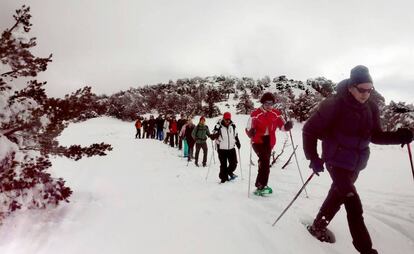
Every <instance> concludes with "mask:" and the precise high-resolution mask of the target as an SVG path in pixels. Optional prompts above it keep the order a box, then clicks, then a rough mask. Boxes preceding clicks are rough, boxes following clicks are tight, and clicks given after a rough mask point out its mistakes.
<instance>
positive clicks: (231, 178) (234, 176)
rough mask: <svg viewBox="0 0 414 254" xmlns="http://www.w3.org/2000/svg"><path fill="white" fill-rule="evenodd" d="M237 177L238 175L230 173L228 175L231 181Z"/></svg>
mask: <svg viewBox="0 0 414 254" xmlns="http://www.w3.org/2000/svg"><path fill="white" fill-rule="evenodd" d="M237 177H238V175H236V174H231V175H229V181H232V180H234V179H236V178H237Z"/></svg>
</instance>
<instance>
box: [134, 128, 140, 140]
mask: <svg viewBox="0 0 414 254" xmlns="http://www.w3.org/2000/svg"><path fill="white" fill-rule="evenodd" d="M135 138H141V128H137V134H135Z"/></svg>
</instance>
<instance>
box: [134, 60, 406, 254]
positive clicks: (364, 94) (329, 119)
mask: <svg viewBox="0 0 414 254" xmlns="http://www.w3.org/2000/svg"><path fill="white" fill-rule="evenodd" d="M336 89H337V93H336V95H334V96H332V97H329V98H327V99H326V100H324V101H322V102H321V103H320V105H319V107H318V109H317V110H316V111H315V113H314V114H313V115H312V116H311V117H310V118H309V119H308V121H307V122H306V123H305V125H304V127H303V133H302V134H303V149H304V154H305V157H306V159H308V160H310V165H309V167H310V168H311V169H312V170H313V173H312V175H311V176H310V177H309V178H308V181H306V183H304V184H303V187H302V189H301V190H300V191H299V192H298V194H297V195H296V197H295V198H294V199H293V201H292V202H291V204H292V203H293V202H294V201H295V199H296V198H297V196H298V195H299V194H300V193H301V191H302V190H303V188H304V187H305V186H306V184H307V183H308V182H309V180H310V179H311V178H312V176H313V175H319V173H321V172H323V171H324V169H325V168H326V169H327V171H328V173H329V175H330V177H331V179H332V185H331V187H330V189H329V192H328V194H327V197H326V199H325V201H324V202H323V204H322V206H321V208H320V210H319V212H318V213H317V215H316V217H315V219H314V221H313V223H312V224H311V225H308V227H307V229H308V231H309V232H310V233H311V234H312V235H313V236H314V237H315V238H317V239H319V240H320V241H328V238H329V236H328V235H327V234H328V230H327V226H328V225H329V224H330V222H331V221H332V220H333V219H334V217H335V215H336V214H337V212H338V211H339V210H340V208H341V206H342V205H344V206H345V210H346V213H347V219H348V225H349V230H350V233H351V236H352V240H353V245H354V247H355V249H356V250H357V251H358V252H360V253H362V254H376V253H378V252H377V251H376V250H375V249H374V248H373V244H372V241H371V237H370V235H369V232H368V229H367V228H366V226H365V223H364V218H363V208H362V203H361V199H360V197H359V194H358V192H357V189H356V186H355V182H356V180H357V178H358V176H359V172H360V171H361V170H363V169H364V168H365V167H366V166H367V163H368V159H369V154H370V150H369V144H370V143H371V142H372V143H375V144H380V145H386V144H401V145H405V144H407V147H408V148H409V145H408V144H410V143H411V142H412V140H413V132H412V130H410V129H408V128H399V129H398V130H397V131H394V132H388V131H386V132H384V131H383V130H382V129H381V125H380V114H379V109H378V105H376V103H375V102H374V101H373V100H370V95H371V92H372V91H373V90H374V86H373V81H372V78H371V76H370V74H369V71H368V68H367V67H365V66H356V67H355V68H353V69H352V70H351V74H350V78H349V79H345V80H343V81H342V82H340V83H339V84H338V86H337V88H336ZM260 102H261V106H260V107H259V108H257V109H254V110H253V111H252V113H251V114H250V117H249V119H248V122H247V126H246V128H245V132H246V134H247V136H248V137H249V138H250V145H251V146H250V149H251V150H250V151H252V150H254V152H255V153H256V155H257V157H258V174H257V178H256V181H255V186H256V188H257V189H256V190H255V191H254V194H256V195H259V196H263V195H265V194H271V193H272V192H273V190H272V188H271V187H269V186H268V180H269V174H270V157H271V152H272V149H273V148H274V146H275V145H276V130H277V129H280V130H282V131H288V132H290V130H291V129H292V127H293V124H292V122H291V121H286V120H284V119H283V117H282V114H281V112H280V111H279V110H277V109H275V108H274V105H275V103H276V100H275V97H274V95H273V94H272V93H270V92H267V93H264V94H263V95H262V97H261V99H260ZM158 119H162V117H161V116H159V117H158V118H157V119H153V117H152V116H150V119H149V120H146V119H144V121H143V122H142V124H141V122H140V120H137V122H136V128H137V134H136V138H138V137H139V138H140V137H141V131H140V128H141V126H142V127H143V128H144V134H143V135H145V133H146V137H147V138H154V136H155V131H154V130H155V127H154V126H158V122H157V120H158ZM180 120H182V121H181V122H180ZM180 120H179V121H178V122H177V121H175V117H174V116H171V117H167V119H166V120H165V121H164V120H163V124H161V126H162V128H158V127H157V132H156V133H157V134H156V136H157V138H158V137H160V136H159V135H161V138H159V139H160V140H162V135H163V134H159V132H161V133H165V134H166V137H165V141H164V142H165V143H167V141H168V140H169V141H170V145H171V146H172V147H174V145H175V146H177V147H178V148H179V149H181V148H182V144H181V143H182V142H183V143H184V156H185V157H187V159H188V161H191V160H192V159H193V158H194V159H195V165H196V166H199V152H200V150H203V158H202V161H201V163H202V166H204V167H205V166H206V163H207V153H208V145H207V139H208V138H210V139H211V140H212V147H213V149H216V150H217V153H218V158H219V161H220V172H219V178H220V181H221V183H225V182H226V181H230V180H233V179H235V178H236V177H237V175H235V174H234V172H235V170H236V168H237V163H238V161H237V154H236V147H237V149H240V147H241V143H240V140H239V137H238V132H237V129H236V125H235V123H234V122H233V121H232V119H231V114H230V113H229V112H225V113H224V114H223V117H222V119H220V120H219V121H218V122H217V123H216V125H215V126H214V129H213V131H212V133H211V134H210V131H209V128H208V126H207V125H206V124H205V120H206V119H205V118H204V117H203V116H202V117H200V119H199V123H198V124H197V125H196V126H195V125H194V124H193V122H192V119H191V118H189V119H187V120H185V118H184V116H183V115H181V118H180ZM178 130H179V131H178ZM318 140H321V142H322V153H321V156H320V155H319V153H318V149H317V147H318V146H317V142H318ZM292 144H293V140H292ZM194 145H195V147H196V149H195V150H196V151H195V157H193V150H194ZM408 150H409V152H410V151H411V150H410V149H408ZM409 154H410V156H411V152H410V153H409ZM250 160H251V152H250ZM251 165H252V164H251V161H250V166H251ZM298 167H299V165H298ZM413 175H414V169H413ZM249 176H250V172H249ZM302 181H303V179H302ZM249 188H250V178H249ZM291 204H289V206H290V205H291ZM289 206H288V207H287V208H289ZM286 210H287V209H285V211H286ZM285 211H283V212H282V214H281V215H283V214H284V212H285ZM279 218H280V217H279ZM279 218H278V219H279ZM328 242H329V241H328Z"/></svg>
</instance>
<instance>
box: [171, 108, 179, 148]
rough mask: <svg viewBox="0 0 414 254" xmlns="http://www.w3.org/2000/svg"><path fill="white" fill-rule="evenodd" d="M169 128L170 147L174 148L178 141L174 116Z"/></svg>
mask: <svg viewBox="0 0 414 254" xmlns="http://www.w3.org/2000/svg"><path fill="white" fill-rule="evenodd" d="M169 128H170V146H171V147H174V144H175V145H177V140H178V129H177V120H175V116H172V117H171V120H170V125H169Z"/></svg>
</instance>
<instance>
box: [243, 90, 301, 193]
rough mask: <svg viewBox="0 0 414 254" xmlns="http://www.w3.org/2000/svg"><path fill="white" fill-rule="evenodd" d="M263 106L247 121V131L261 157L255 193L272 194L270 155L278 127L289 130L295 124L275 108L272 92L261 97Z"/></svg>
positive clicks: (255, 150) (254, 148)
mask: <svg viewBox="0 0 414 254" xmlns="http://www.w3.org/2000/svg"><path fill="white" fill-rule="evenodd" d="M260 102H261V103H262V106H261V107H260V108H257V109H255V110H254V111H253V112H252V113H251V114H250V118H249V120H248V122H247V127H246V133H247V135H248V136H249V138H250V139H251V143H252V146H253V150H254V152H255V153H256V154H257V156H258V157H259V163H258V174H257V178H256V183H255V186H256V187H257V189H256V191H255V192H254V194H256V195H263V194H271V193H272V192H273V190H272V188H270V187H269V186H267V183H268V180H269V174H270V156H271V152H272V149H273V147H274V146H275V144H276V129H277V128H279V129H281V130H285V131H289V130H290V129H292V127H293V124H292V122H291V121H287V122H286V123H285V122H284V120H283V119H282V117H281V113H280V111H279V110H277V109H274V108H273V105H274V104H275V102H276V101H275V97H274V95H273V94H272V93H269V92H267V93H264V94H263V95H262V97H261V99H260Z"/></svg>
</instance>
